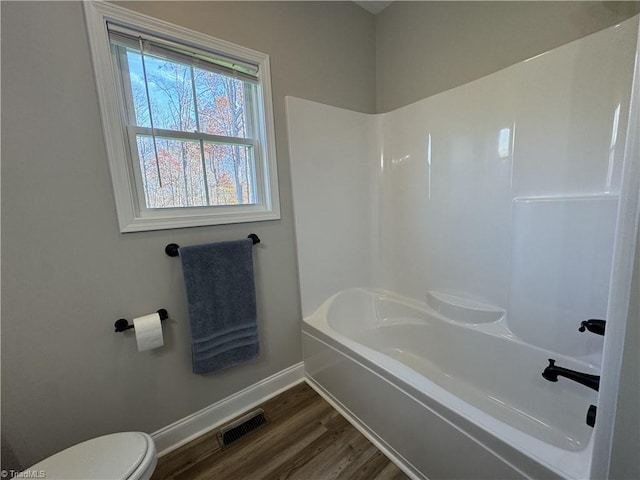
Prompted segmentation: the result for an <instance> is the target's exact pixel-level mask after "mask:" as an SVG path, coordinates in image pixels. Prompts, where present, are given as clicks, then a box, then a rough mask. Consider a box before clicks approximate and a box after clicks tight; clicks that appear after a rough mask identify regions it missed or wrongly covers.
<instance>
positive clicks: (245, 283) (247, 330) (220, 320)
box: [180, 238, 258, 373]
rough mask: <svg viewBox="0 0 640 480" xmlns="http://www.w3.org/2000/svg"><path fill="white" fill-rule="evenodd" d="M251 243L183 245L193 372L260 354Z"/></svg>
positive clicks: (237, 361)
mask: <svg viewBox="0 0 640 480" xmlns="http://www.w3.org/2000/svg"><path fill="white" fill-rule="evenodd" d="M252 246H253V242H252V240H251V239H249V238H247V239H244V240H236V241H231V242H219V243H210V244H205V245H192V246H188V247H180V260H181V261H182V273H183V275H184V284H185V287H186V290H187V301H188V303H189V320H190V323H191V342H192V343H191V347H192V349H191V352H192V358H193V373H209V372H214V371H216V370H219V369H221V368H225V367H230V366H232V365H236V364H238V363H241V362H244V361H246V360H250V359H251V358H254V357H255V356H257V355H258V331H257V322H256V292H255V284H254V279H253V256H252Z"/></svg>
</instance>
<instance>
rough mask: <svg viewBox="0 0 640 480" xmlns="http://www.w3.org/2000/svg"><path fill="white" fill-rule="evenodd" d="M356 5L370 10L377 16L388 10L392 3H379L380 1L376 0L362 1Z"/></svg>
mask: <svg viewBox="0 0 640 480" xmlns="http://www.w3.org/2000/svg"><path fill="white" fill-rule="evenodd" d="M355 3H357V4H358V5H360V6H361V7H362V8H364V9H365V10H368V11H369V12H371V13H373V14H374V15H377V14H378V13H380V12H381V11H382V10H384V9H385V8H387V7H388V6H389V4H390V3H391V2H390V1H389V2H379V1H374V0H362V1H360V2H355Z"/></svg>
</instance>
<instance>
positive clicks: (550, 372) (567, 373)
mask: <svg viewBox="0 0 640 480" xmlns="http://www.w3.org/2000/svg"><path fill="white" fill-rule="evenodd" d="M555 363H556V361H555V360H554V359H552V358H550V359H549V366H547V368H545V369H544V372H542V376H543V377H544V378H545V379H546V380H549V381H550V382H557V381H558V377H565V378H568V379H569V380H573V381H574V382H578V383H580V384H582V385H585V386H587V387H589V388H593V389H594V390H595V391H598V390H599V389H600V375H590V374H588V373H582V372H576V371H575V370H569V369H568V368H562V367H556V365H555Z"/></svg>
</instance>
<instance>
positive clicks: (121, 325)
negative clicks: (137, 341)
mask: <svg viewBox="0 0 640 480" xmlns="http://www.w3.org/2000/svg"><path fill="white" fill-rule="evenodd" d="M158 315H159V316H160V320H166V319H167V318H169V314H168V313H167V311H166V310H165V309H164V308H161V309H160V310H158ZM113 326H114V327H115V328H116V332H124V331H125V330H129V329H130V328H133V324H131V325H129V320H127V319H126V318H121V319H119V320H116V323H114V324H113Z"/></svg>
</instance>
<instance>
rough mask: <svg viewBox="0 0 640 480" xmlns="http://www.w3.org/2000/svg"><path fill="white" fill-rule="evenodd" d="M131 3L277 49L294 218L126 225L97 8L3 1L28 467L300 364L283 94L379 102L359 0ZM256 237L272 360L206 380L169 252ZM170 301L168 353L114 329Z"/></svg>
mask: <svg viewBox="0 0 640 480" xmlns="http://www.w3.org/2000/svg"><path fill="white" fill-rule="evenodd" d="M130 6H131V7H133V8H134V9H137V10H141V11H144V12H145V13H151V14H153V15H156V16H158V17H160V18H164V19H168V20H171V21H172V22H173V23H178V24H181V25H183V26H186V27H189V28H192V29H196V30H199V31H202V32H205V33H208V34H211V35H214V36H218V37H222V38H224V39H226V40H230V41H232V42H237V43H239V44H241V45H244V46H247V47H249V48H253V49H256V50H260V51H263V52H266V53H268V54H270V55H271V68H272V80H273V94H274V107H275V123H276V136H277V154H278V171H279V182H280V191H281V204H282V220H280V221H270V222H259V223H252V224H239V225H230V226H217V227H203V228H189V229H178V230H167V231H158V232H146V233H128V234H120V233H119V231H118V226H117V222H116V212H115V207H114V199H113V193H112V189H111V183H110V176H109V170H108V166H107V159H106V154H105V147H104V142H103V139H102V132H101V126H100V117H99V111H98V101H97V95H96V90H95V86H94V81H93V73H92V70H91V63H90V56H89V48H88V40H87V37H86V33H85V25H84V17H83V10H82V5H81V3H80V2H68V3H66V2H65V3H60V2H43V3H31V2H24V3H23V2H15V3H14V2H2V3H1V8H2V12H1V14H2V157H3V158H2V160H3V162H2V300H3V305H2V307H3V308H2V314H3V316H2V434H3V435H2V436H3V440H5V442H4V443H5V445H4V447H5V448H4V453H7V454H10V453H11V450H12V451H13V452H15V455H16V456H17V459H18V460H19V462H20V463H21V464H22V465H23V466H28V465H29V464H31V463H32V462H34V461H36V460H39V459H41V458H43V457H45V456H48V455H50V454H52V453H54V452H55V451H57V450H60V449H62V448H65V447H67V446H69V445H72V444H74V443H77V442H79V441H81V440H85V439H87V438H90V437H92V436H97V435H101V434H105V433H109V432H113V431H119V430H143V431H147V432H152V431H154V430H156V429H158V428H161V427H164V426H166V425H168V424H170V423H172V422H174V421H176V420H178V419H180V418H183V417H185V416H186V415H188V414H191V413H193V412H195V411H197V410H199V409H201V408H203V407H205V406H208V405H210V404H212V403H214V402H216V401H218V400H220V399H222V398H224V397H227V396H228V395H230V394H232V393H235V392H237V391H239V390H241V389H242V388H244V387H247V386H249V385H251V384H253V383H255V382H257V381H259V380H261V379H264V378H266V377H268V376H269V375H272V374H274V373H276V372H278V371H280V370H282V369H284V368H286V367H288V366H290V365H293V364H295V363H297V362H299V361H301V348H300V334H299V331H300V303H299V302H300V301H299V291H298V281H297V268H296V255H295V244H294V230H293V224H292V222H293V220H292V218H293V215H292V202H291V186H290V183H291V182H290V176H289V159H288V144H287V138H286V124H285V112H284V97H285V95H296V96H300V97H304V98H309V99H313V100H316V101H319V102H324V103H328V104H332V105H337V106H341V107H344V108H349V109H353V110H358V111H363V112H373V111H374V110H375V89H374V82H375V51H374V47H375V41H374V19H373V16H372V15H370V14H369V13H367V12H366V11H364V10H362V9H361V8H360V7H358V6H357V5H355V4H353V3H351V2H348V3H333V2H331V3H322V2H321V3H306V2H305V3H297V2H294V3H289V2H283V3H280V2H273V3H272V2H265V3H256V4H242V3H231V2H223V3H220V4H212V3H207V2H196V3H192V4H185V3H184V2H180V4H179V5H178V4H174V3H165V2H159V3H144V4H143V3H133V4H131V5H130ZM251 232H255V233H256V234H258V235H259V236H260V238H261V239H262V243H261V244H259V245H258V246H257V247H256V249H255V257H256V260H255V266H256V276H257V279H256V283H257V295H258V315H259V335H260V340H261V354H260V358H259V360H257V361H254V362H252V363H250V364H246V365H243V366H237V367H233V368H231V369H228V370H225V371H222V372H220V373H217V374H213V375H209V376H203V375H194V374H192V373H191V357H190V346H189V328H188V319H187V313H186V305H185V295H184V287H183V284H182V278H181V276H182V273H181V268H180V261H179V259H173V258H169V257H167V256H166V255H165V254H164V246H165V245H166V244H167V243H170V242H176V243H178V244H182V245H189V244H193V243H204V242H211V241H217V240H228V239H236V238H242V237H244V236H246V235H247V234H249V233H251ZM160 307H164V308H167V309H168V311H169V313H170V314H171V320H170V321H169V322H168V323H167V324H166V325H165V326H164V331H165V347H164V348H162V349H160V350H156V351H152V352H146V353H138V352H137V351H136V342H135V339H134V338H133V337H131V336H130V335H128V334H115V333H114V332H113V323H114V321H115V320H116V319H118V318H120V317H125V318H129V319H131V318H132V317H134V316H138V315H139V314H144V313H147V312H152V311H154V310H156V309H158V308H160ZM10 457H11V455H5V456H3V466H2V467H3V468H10V467H13V466H15V461H14V462H12V464H10V463H7V464H4V462H5V461H6V460H8V459H9V458H10Z"/></svg>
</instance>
